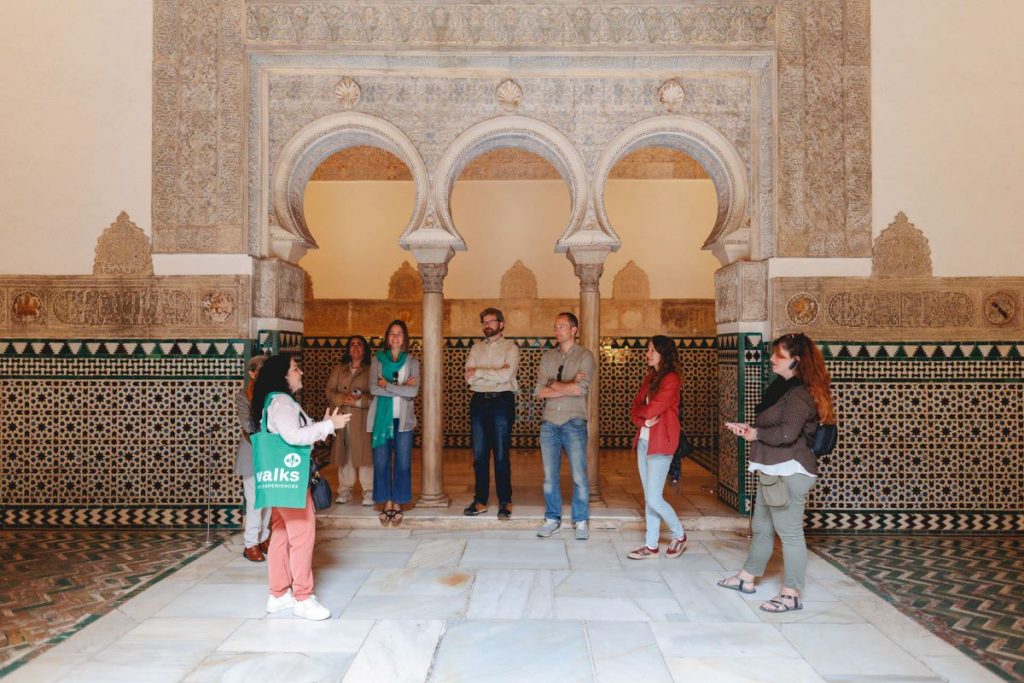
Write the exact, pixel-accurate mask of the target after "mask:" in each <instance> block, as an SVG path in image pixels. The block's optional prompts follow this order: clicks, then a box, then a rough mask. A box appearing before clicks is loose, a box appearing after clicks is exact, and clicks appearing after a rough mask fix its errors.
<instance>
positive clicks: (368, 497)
mask: <svg viewBox="0 0 1024 683" xmlns="http://www.w3.org/2000/svg"><path fill="white" fill-rule="evenodd" d="M363 506H364V507H368V508H372V507H373V491H363Z"/></svg>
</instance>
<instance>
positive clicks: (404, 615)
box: [340, 592, 469, 621]
mask: <svg viewBox="0 0 1024 683" xmlns="http://www.w3.org/2000/svg"><path fill="white" fill-rule="evenodd" d="M468 600H469V593H468V592H465V593H460V594H456V595H356V596H355V597H354V598H352V600H351V601H350V602H349V603H348V605H347V606H346V607H345V609H344V610H342V611H341V615H340V618H341V619H343V620H344V619H394V620H398V621H402V620H406V619H413V620H417V621H422V620H426V619H453V618H456V617H462V616H464V615H465V614H466V604H467V602H468Z"/></svg>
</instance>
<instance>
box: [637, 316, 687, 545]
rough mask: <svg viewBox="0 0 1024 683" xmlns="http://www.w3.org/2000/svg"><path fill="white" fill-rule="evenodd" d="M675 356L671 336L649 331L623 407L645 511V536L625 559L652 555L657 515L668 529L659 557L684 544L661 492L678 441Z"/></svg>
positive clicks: (657, 529)
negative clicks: (636, 381)
mask: <svg viewBox="0 0 1024 683" xmlns="http://www.w3.org/2000/svg"><path fill="white" fill-rule="evenodd" d="M677 362H678V356H677V354H676V345H675V342H673V341H672V340H671V339H669V338H668V337H666V336H663V335H660V334H659V335H655V336H654V337H651V341H650V342H648V344H647V365H649V366H650V368H651V369H650V371H649V372H648V373H647V376H646V377H644V381H643V383H642V384H641V385H640V391H639V392H637V395H636V398H634V399H633V407H632V409H631V410H630V411H629V417H630V419H631V420H632V421H633V424H634V425H636V428H637V434H636V438H635V439H634V440H633V446H634V447H635V448H636V457H637V467H638V468H639V470H640V481H641V482H642V483H643V486H644V500H645V502H646V515H647V537H646V539H645V540H644V545H642V546H640V547H639V548H637V549H636V550H634V551H632V552H630V553H629V554H628V555H627V557H628V558H629V559H631V560H647V559H653V558H656V557H658V552H659V551H658V536H659V534H660V532H661V520H665V524H667V525H668V528H669V530H670V531H671V532H672V541H671V542H670V543H669V544H668V549H667V550H666V551H665V557H679V556H680V555H682V554H683V551H684V550H686V532H685V531H684V530H683V524H682V522H680V521H679V517H678V516H677V515H676V513H675V510H673V509H672V506H671V505H669V504H668V503H667V502H665V499H664V498H663V497H662V495H661V494H662V491H663V490H664V488H665V478H666V477H667V476H668V467H669V465H671V464H672V455H673V454H674V453H675V451H676V446H678V445H679V389H680V386H681V385H682V380H680V379H679V375H678V374H677V373H676V363H677Z"/></svg>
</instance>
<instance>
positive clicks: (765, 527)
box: [743, 474, 817, 591]
mask: <svg viewBox="0 0 1024 683" xmlns="http://www.w3.org/2000/svg"><path fill="white" fill-rule="evenodd" d="M782 479H783V481H785V482H786V488H788V489H789V502H788V503H787V504H786V505H783V506H780V507H771V506H769V505H768V504H767V503H765V502H764V492H763V491H761V484H760V483H758V485H757V497H756V498H755V500H754V517H753V519H752V520H751V522H750V526H751V533H752V535H753V538H751V540H750V552H749V553H748V554H747V561H746V563H744V565H743V569H744V571H746V572H749V573H750V574H753V575H754V576H761V575H762V574H764V568H765V566H767V564H768V560H769V558H771V556H772V550H773V549H774V546H775V534H778V535H779V538H780V539H781V540H782V564H783V573H784V577H783V582H782V585H783V586H785V587H787V588H793V589H796V590H798V591H802V590H803V589H804V575H805V574H806V573H807V544H806V543H805V542H804V501H805V500H806V499H807V492H808V491H810V490H811V487H812V486H814V482H815V481H817V479H816V478H815V477H809V476H807V475H806V474H790V475H787V476H785V477H782Z"/></svg>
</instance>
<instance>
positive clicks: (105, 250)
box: [92, 211, 153, 275]
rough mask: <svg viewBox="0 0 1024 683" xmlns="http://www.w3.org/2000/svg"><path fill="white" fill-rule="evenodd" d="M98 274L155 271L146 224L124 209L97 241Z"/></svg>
mask: <svg viewBox="0 0 1024 683" xmlns="http://www.w3.org/2000/svg"><path fill="white" fill-rule="evenodd" d="M92 272H93V274H94V275H152V274H153V255H152V253H151V252H150V246H149V238H148V237H146V233H145V232H143V231H142V228H140V227H139V226H137V225H135V223H133V222H132V221H131V219H129V218H128V213H127V212H125V211H122V212H121V213H120V214H118V216H117V220H116V221H114V222H113V223H111V224H110V227H108V228H107V229H106V230H104V231H103V234H102V235H100V237H99V239H98V240H97V241H96V256H95V258H94V259H93V264H92Z"/></svg>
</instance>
